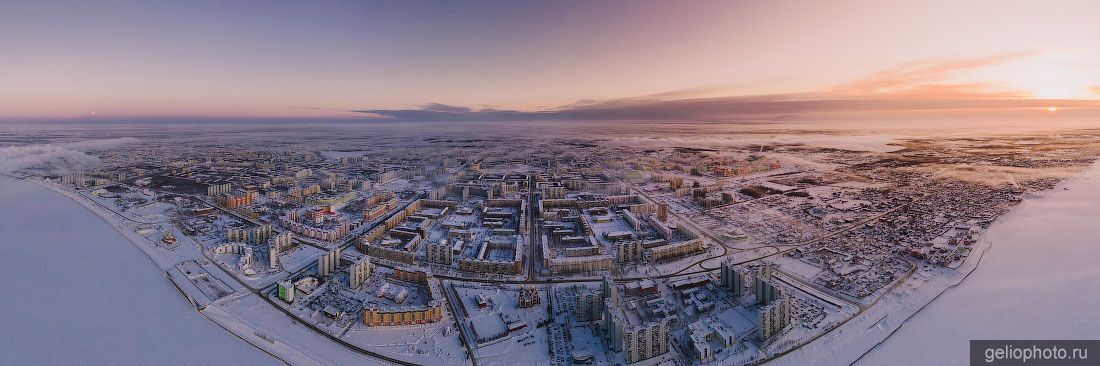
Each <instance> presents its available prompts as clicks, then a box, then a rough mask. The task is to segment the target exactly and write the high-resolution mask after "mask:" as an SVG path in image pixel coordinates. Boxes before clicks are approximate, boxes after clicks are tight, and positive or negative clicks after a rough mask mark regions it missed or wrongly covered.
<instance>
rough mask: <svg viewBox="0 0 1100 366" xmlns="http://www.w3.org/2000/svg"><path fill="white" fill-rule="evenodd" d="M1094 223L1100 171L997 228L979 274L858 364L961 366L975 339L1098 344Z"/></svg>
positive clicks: (1099, 254) (1099, 247)
mask: <svg viewBox="0 0 1100 366" xmlns="http://www.w3.org/2000/svg"><path fill="white" fill-rule="evenodd" d="M1097 217H1100V163H1096V164H1093V165H1092V166H1091V167H1089V168H1088V169H1087V170H1085V171H1084V172H1082V173H1081V174H1079V175H1077V176H1075V177H1073V178H1070V179H1067V180H1065V181H1062V182H1061V183H1059V184H1058V186H1057V187H1055V188H1054V189H1053V190H1050V191H1045V192H1041V193H1039V194H1037V195H1036V196H1035V197H1033V198H1029V199H1028V200H1027V201H1025V202H1024V203H1023V204H1021V205H1020V206H1019V207H1017V208H1016V209H1014V210H1012V211H1011V212H1009V213H1008V214H1006V215H1005V216H1003V217H1001V218H1000V219H999V220H997V222H995V223H994V224H993V225H992V226H991V227H990V228H989V230H987V231H986V233H985V234H983V239H982V240H985V241H990V242H993V243H994V247H993V249H992V250H990V251H989V253H987V254H986V255H985V258H983V259H982V262H981V266H979V267H978V268H977V269H976V270H974V271H973V272H972V273H971V274H970V276H969V277H967V278H966V279H965V280H963V281H962V282H961V283H960V284H959V285H958V286H955V287H952V288H950V289H948V290H947V291H946V292H944V294H943V295H942V296H940V298H939V299H937V300H936V301H934V302H932V303H931V304H929V305H928V306H927V307H925V308H924V309H922V310H920V311H919V312H918V313H916V314H915V315H914V316H912V317H911V318H909V319H908V320H907V321H905V322H904V324H903V325H902V326H901V327H900V329H898V330H897V331H896V332H895V333H894V334H893V335H891V336H890V337H889V338H887V339H886V340H885V341H884V342H882V343H881V344H879V345H878V346H876V347H874V348H873V349H872V350H871V351H870V352H868V353H867V354H866V355H864V356H863V357H862V358H861V359H859V361H858V362H856V364H857V365H881V364H884V363H890V364H901V365H905V364H911V365H933V364H940V365H946V364H963V363H966V362H967V361H966V360H968V355H969V353H968V352H969V341H970V340H972V339H1097V338H1100V318H1098V317H1096V316H1093V314H1092V310H1093V309H1098V308H1100V292H1097V291H1096V290H1095V287H1094V286H1093V284H1095V283H1097V282H1100V266H1098V264H1100V241H1097V240H1096V238H1097V237H1100V226H1097V225H1096V218H1097ZM930 335H935V336H930ZM913 350H922V352H913ZM899 360H901V361H900V362H899Z"/></svg>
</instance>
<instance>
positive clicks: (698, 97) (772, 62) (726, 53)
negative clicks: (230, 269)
mask: <svg viewBox="0 0 1100 366" xmlns="http://www.w3.org/2000/svg"><path fill="white" fill-rule="evenodd" d="M1098 14H1100V1H1095V0H1068V1H1062V0H1047V1H1011V0H981V1H939V0H935V1H882V0H877V1H847V0H841V1H775V0H772V1H767V0H764V1H714V2H696V1H685V2H669V1H653V2H647V1H629V2H626V1H622V2H620V1H602V2H595V1H547V2H527V1H488V2H458V1H442V2H416V1H393V2H368V1H345V2H329V1H263V2H260V1H220V2H215V1H175V2H145V1H132V2H131V1H110V0H107V1H72V2H68V1H24V2H21V3H10V2H9V3H6V4H5V5H3V7H2V8H0V35H2V36H0V49H2V50H3V57H0V85H2V86H0V120H19V119H72V118H85V119H87V118H96V119H110V118H144V117H149V118H165V117H173V118H218V117H337V116H339V117H356V118H369V119H383V120H398V121H400V120H446V119H459V120H479V119H488V120H511V119H515V120H550V119H635V118H640V119H645V118H654V119H700V120H707V119H720V116H723V115H730V114H733V115H758V114H759V115H773V116H782V115H788V114H803V113H836V112H841V113H848V112H876V113H879V112H889V111H924V112H935V111H939V110H960V109H961V110H988V109H999V110H1003V109H1013V108H1023V109H1028V110H1032V109H1035V110H1037V109H1042V108H1045V107H1047V106H1058V107H1059V108H1063V109H1069V110H1072V109H1073V108H1078V109H1095V108H1097V107H1098V106H1100V21H1098V20H1097V15H1098ZM1048 99H1057V100H1055V101H1052V100H1048ZM93 114H94V115H93Z"/></svg>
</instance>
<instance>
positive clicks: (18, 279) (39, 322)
mask: <svg viewBox="0 0 1100 366" xmlns="http://www.w3.org/2000/svg"><path fill="white" fill-rule="evenodd" d="M0 214H2V215H3V216H4V217H5V220H3V221H0V233H3V237H2V241H3V243H2V245H0V248H3V249H2V250H3V255H0V271H3V273H5V274H7V276H5V277H6V278H8V279H9V281H8V284H9V287H8V291H9V293H10V294H12V295H13V296H5V297H4V298H3V299H0V308H2V309H4V310H5V312H4V315H5V318H6V320H5V325H6V327H7V328H6V329H7V331H6V332H4V334H3V335H0V338H2V341H0V354H2V355H4V357H5V358H4V359H5V360H7V361H8V362H10V363H13V364H35V365H42V364H113V365H147V364H168V365H194V364H239V365H271V364H273V363H279V361H278V360H276V359H274V358H272V357H271V356H269V355H267V354H265V353H264V352H262V351H260V350H259V349H257V348H255V347H252V346H251V345H249V344H248V343H245V342H244V341H242V340H241V339H239V338H237V337H235V336H233V335H232V334H231V333H227V332H225V331H224V330H222V329H221V328H220V327H219V326H217V324H215V323H213V322H210V321H208V319H207V318H206V317H205V316H203V315H202V314H200V313H198V312H196V311H195V309H194V308H193V307H191V306H190V305H189V304H188V303H187V302H185V301H180V297H179V292H178V290H177V289H176V287H175V286H174V285H173V284H172V283H171V282H170V281H169V280H168V279H167V278H166V277H165V276H164V272H163V270H161V269H160V266H159V263H158V262H157V261H156V260H155V259H154V258H153V257H152V256H149V255H143V254H141V253H138V252H136V251H134V250H133V248H130V247H129V246H130V245H131V244H129V243H127V241H128V239H127V238H125V237H123V236H122V233H121V232H119V231H116V230H117V229H116V228H113V227H108V226H105V225H103V220H101V218H100V217H98V216H97V215H96V214H94V213H93V212H91V211H89V210H88V209H86V208H85V207H81V205H77V204H74V201H72V200H70V198H69V197H65V196H61V195H56V194H53V193H51V192H50V191H49V190H46V189H42V187H41V186H38V185H35V184H32V183H31V182H28V181H25V180H18V179H14V178H9V177H6V176H0ZM149 264H152V266H150V265H149Z"/></svg>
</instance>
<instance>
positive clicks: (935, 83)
mask: <svg viewBox="0 0 1100 366" xmlns="http://www.w3.org/2000/svg"><path fill="white" fill-rule="evenodd" d="M1034 55H1035V53H1033V52H1019V53H1012V54H1005V55H996V56H988V57H980V58H968V59H957V60H938V61H920V62H910V63H906V64H902V65H899V66H896V67H893V68H890V69H887V70H884V71H881V72H878V73H875V74H872V75H869V76H867V77H863V78H860V79H856V80H854V81H851V82H848V83H844V84H841V85H838V86H836V87H833V88H831V89H830V90H828V91H829V92H831V93H837V94H843V95H853V96H855V95H859V96H866V95H914V96H925V95H927V96H934V95H936V93H935V92H948V94H947V95H949V96H956V97H957V96H960V95H965V96H971V97H975V96H982V97H996V98H1004V97H1023V96H1025V94H1024V93H1019V92H1003V91H1002V92H996V91H990V89H991V88H992V87H993V85H992V84H943V82H944V81H945V80H947V79H948V78H949V77H950V76H951V75H952V74H954V73H956V72H959V71H965V70H971V69H977V68H982V67H986V66H992V65H997V64H1003V63H1006V62H1010V61H1016V60H1019V59H1022V58H1027V57H1031V56H1034ZM930 92H931V93H930Z"/></svg>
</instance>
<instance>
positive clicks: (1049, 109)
mask: <svg viewBox="0 0 1100 366" xmlns="http://www.w3.org/2000/svg"><path fill="white" fill-rule="evenodd" d="M1046 110H1047V112H1057V111H1058V107H1055V106H1050V107H1046Z"/></svg>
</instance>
